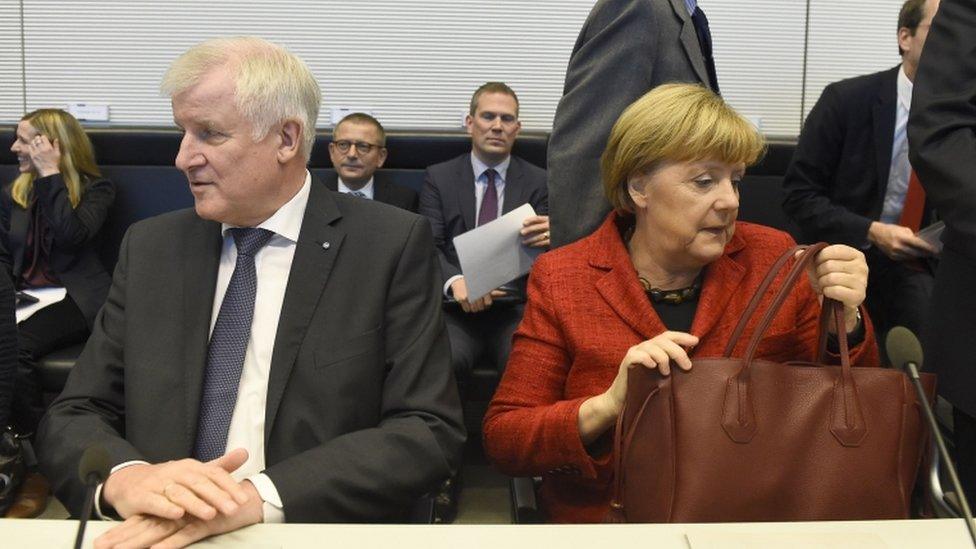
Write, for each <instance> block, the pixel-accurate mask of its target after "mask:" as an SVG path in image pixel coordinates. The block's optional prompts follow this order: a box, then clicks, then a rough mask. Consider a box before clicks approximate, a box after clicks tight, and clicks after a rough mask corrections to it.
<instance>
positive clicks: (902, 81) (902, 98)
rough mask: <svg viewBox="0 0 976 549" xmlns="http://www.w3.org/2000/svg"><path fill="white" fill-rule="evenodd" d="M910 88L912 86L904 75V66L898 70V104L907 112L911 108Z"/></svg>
mask: <svg viewBox="0 0 976 549" xmlns="http://www.w3.org/2000/svg"><path fill="white" fill-rule="evenodd" d="M912 88H914V84H912V81H911V80H909V79H908V75H907V74H905V65H902V66H901V67H899V68H898V103H900V104H901V106H903V107H905V109H907V110H911V108H912Z"/></svg>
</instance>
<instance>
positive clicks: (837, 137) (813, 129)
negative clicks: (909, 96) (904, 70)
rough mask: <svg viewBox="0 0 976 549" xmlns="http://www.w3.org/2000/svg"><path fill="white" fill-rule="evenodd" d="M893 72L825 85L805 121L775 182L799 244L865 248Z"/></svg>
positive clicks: (877, 201) (887, 165)
mask: <svg viewBox="0 0 976 549" xmlns="http://www.w3.org/2000/svg"><path fill="white" fill-rule="evenodd" d="M898 70H899V67H897V66H896V67H894V68H892V69H888V70H886V71H882V72H877V73H874V74H868V75H864V76H858V77H855V78H850V79H847V80H841V81H840V82H834V83H833V84H830V85H829V86H827V87H826V88H825V89H824V91H823V93H822V94H821V95H820V99H819V100H818V101H817V104H816V105H814V107H813V109H812V110H811V111H810V114H809V115H808V116H807V120H806V123H805V124H804V126H803V131H802V132H801V133H800V139H799V142H798V143H797V146H796V151H795V152H794V154H793V160H792V161H791V162H790V166H789V168H788V169H787V171H786V175H785V177H784V179H783V187H784V189H785V191H786V192H785V198H784V200H783V208H784V209H785V210H786V213H787V215H789V216H790V218H792V219H793V221H794V222H796V224H797V225H798V226H799V227H800V230H801V232H802V239H801V240H803V241H805V242H816V241H820V240H823V241H826V242H830V243H834V244H847V245H849V246H853V247H856V248H859V247H862V246H864V245H865V244H867V235H868V227H869V226H870V225H871V223H872V222H873V221H877V220H878V218H879V217H881V210H882V208H883V206H884V196H885V191H886V189H887V187H888V175H889V171H890V170H891V147H892V144H893V142H894V132H895V111H896V107H897V103H898ZM926 217H927V218H931V211H929V212H927V214H926ZM926 222H927V219H925V220H923V226H924V224H925V223H926Z"/></svg>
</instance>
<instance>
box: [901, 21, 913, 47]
mask: <svg viewBox="0 0 976 549" xmlns="http://www.w3.org/2000/svg"><path fill="white" fill-rule="evenodd" d="M912 36H914V35H913V34H912V31H911V30H910V29H909V28H908V27H901V28H899V29H898V46H899V47H900V48H901V49H902V50H903V51H906V52H907V51H908V49H907V48H908V40H909V39H910V38H911V37H912Z"/></svg>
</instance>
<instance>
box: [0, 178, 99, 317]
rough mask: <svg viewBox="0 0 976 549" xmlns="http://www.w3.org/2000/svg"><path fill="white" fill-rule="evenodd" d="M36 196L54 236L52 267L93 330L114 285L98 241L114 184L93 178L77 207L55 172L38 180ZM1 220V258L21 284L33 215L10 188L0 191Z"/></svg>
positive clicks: (35, 182) (15, 281) (36, 180)
mask: <svg viewBox="0 0 976 549" xmlns="http://www.w3.org/2000/svg"><path fill="white" fill-rule="evenodd" d="M34 196H35V197H36V199H37V201H38V203H39V209H40V212H41V215H43V216H44V219H45V221H46V222H47V225H48V227H49V228H50V233H49V234H50V235H51V239H52V240H53V242H52V243H51V257H50V268H51V270H52V271H53V272H54V273H55V274H56V275H57V276H58V278H59V279H60V280H61V283H62V284H63V285H64V287H65V288H66V289H67V291H68V295H70V296H71V299H73V300H74V301H75V303H77V305H78V308H79V309H81V312H82V313H83V314H84V315H85V320H86V321H87V322H88V326H89V328H90V327H91V326H92V323H93V322H94V320H95V315H96V314H97V313H98V309H99V308H100V307H101V306H102V304H103V303H104V302H105V296H107V295H108V289H109V286H110V285H111V283H112V278H111V276H109V274H108V271H106V270H105V266H104V265H102V261H101V260H100V259H99V257H98V253H97V252H96V250H95V242H94V240H95V238H96V236H97V235H98V231H99V229H101V227H102V224H103V223H104V222H105V217H106V216H107V215H108V211H109V209H110V208H111V207H112V203H113V202H114V201H115V185H114V184H113V183H112V182H111V181H109V180H108V179H97V180H95V181H91V182H90V183H88V185H87V186H86V187H85V189H84V191H83V192H82V195H81V202H79V203H78V207H77V208H72V207H71V202H70V201H69V200H68V190H67V188H66V187H65V186H64V180H63V179H62V178H61V174H55V175H52V176H49V177H40V178H37V179H35V180H34ZM0 223H2V224H3V229H4V235H5V236H4V238H3V239H0V246H2V248H3V249H2V250H0V262H2V263H4V264H5V267H6V268H7V269H8V272H9V273H10V275H11V278H12V279H13V280H14V283H15V284H16V283H17V281H18V280H19V279H20V276H21V275H22V274H23V272H24V269H25V268H27V266H26V265H24V264H23V261H24V253H25V251H26V250H25V249H24V247H25V245H26V243H27V230H28V225H29V223H30V219H29V215H28V212H27V210H25V209H23V208H21V207H20V206H18V205H17V204H16V203H14V201H13V198H12V197H11V195H10V188H9V187H7V188H6V189H4V191H3V192H2V193H0Z"/></svg>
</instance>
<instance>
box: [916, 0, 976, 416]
mask: <svg viewBox="0 0 976 549" xmlns="http://www.w3.org/2000/svg"><path fill="white" fill-rule="evenodd" d="M973 51H976V0H943V1H942V3H941V4H940V5H939V12H938V14H937V15H936V16H935V19H933V21H932V29H931V30H930V31H929V35H928V38H927V39H926V41H925V50H924V51H923V52H922V60H921V62H920V63H919V69H918V74H917V75H916V77H915V87H914V89H913V90H912V110H911V114H910V115H909V118H908V144H909V155H910V157H911V161H912V166H913V167H914V168H915V171H916V172H918V177H919V180H920V181H921V183H922V185H923V186H924V187H925V193H926V199H927V200H928V201H929V202H930V203H931V204H932V205H933V206H934V207H935V209H936V210H937V211H938V212H939V216H940V217H941V218H942V220H943V221H945V224H946V230H945V233H943V235H942V240H943V242H944V244H945V248H944V249H943V251H942V257H941V259H940V262H939V268H938V270H937V271H936V278H935V290H934V291H933V294H932V309H931V312H930V314H929V319H930V320H929V326H928V327H927V329H928V334H927V337H925V338H924V339H925V341H924V343H925V366H926V368H927V369H932V367H933V366H934V367H935V370H936V372H937V373H938V375H939V393H940V394H942V395H943V396H944V397H946V399H948V400H949V402H951V403H952V404H954V405H955V406H956V407H958V408H961V409H962V410H963V411H964V412H965V413H966V414H968V415H970V416H973V417H976V368H973V348H972V339H973V334H974V333H976V292H973V281H974V280H976V57H974V56H973V55H972V52H973Z"/></svg>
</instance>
